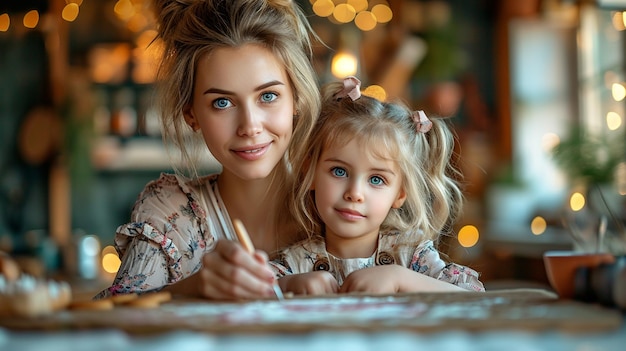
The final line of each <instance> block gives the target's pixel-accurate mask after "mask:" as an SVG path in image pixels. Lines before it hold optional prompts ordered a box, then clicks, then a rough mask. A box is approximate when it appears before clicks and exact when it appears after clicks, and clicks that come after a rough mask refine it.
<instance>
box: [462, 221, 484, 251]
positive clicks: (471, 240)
mask: <svg viewBox="0 0 626 351" xmlns="http://www.w3.org/2000/svg"><path fill="white" fill-rule="evenodd" d="M479 237H480V234H479V233H478V228H476V227H475V226H473V225H466V226H463V228H461V229H460V230H459V234H458V240H459V244H461V246H463V247H472V246H474V245H476V243H477V242H478V238H479Z"/></svg>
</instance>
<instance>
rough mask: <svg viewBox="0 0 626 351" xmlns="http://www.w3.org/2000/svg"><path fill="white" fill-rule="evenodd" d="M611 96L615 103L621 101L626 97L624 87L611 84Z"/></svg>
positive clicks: (618, 84)
mask: <svg viewBox="0 0 626 351" xmlns="http://www.w3.org/2000/svg"><path fill="white" fill-rule="evenodd" d="M611 94H612V95H613V99H615V101H622V100H624V98H625V97H626V87H624V85H623V84H620V83H613V85H612V86H611Z"/></svg>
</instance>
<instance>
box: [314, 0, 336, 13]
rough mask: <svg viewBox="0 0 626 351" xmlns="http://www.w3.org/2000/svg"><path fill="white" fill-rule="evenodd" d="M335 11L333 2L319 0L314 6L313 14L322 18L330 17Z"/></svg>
mask: <svg viewBox="0 0 626 351" xmlns="http://www.w3.org/2000/svg"><path fill="white" fill-rule="evenodd" d="M334 10H335V4H334V3H333V2H332V1H331V0H317V1H316V2H315V3H314V4H313V12H315V14H316V15H318V16H320V17H328V16H330V15H332V14H333V11H334Z"/></svg>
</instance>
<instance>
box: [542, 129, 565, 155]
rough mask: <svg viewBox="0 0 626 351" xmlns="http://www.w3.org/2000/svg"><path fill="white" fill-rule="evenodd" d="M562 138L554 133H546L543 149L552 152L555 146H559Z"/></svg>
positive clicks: (543, 139)
mask: <svg viewBox="0 0 626 351" xmlns="http://www.w3.org/2000/svg"><path fill="white" fill-rule="evenodd" d="M560 142H561V138H559V136H558V135H556V134H554V133H546V134H544V135H543V138H541V148H542V149H543V151H545V152H548V153H549V152H552V150H553V149H554V147H555V146H557V145H559V143H560Z"/></svg>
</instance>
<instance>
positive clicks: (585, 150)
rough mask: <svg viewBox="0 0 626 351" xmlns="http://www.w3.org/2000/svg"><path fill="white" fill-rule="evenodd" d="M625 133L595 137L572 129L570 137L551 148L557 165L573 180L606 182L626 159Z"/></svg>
mask: <svg viewBox="0 0 626 351" xmlns="http://www.w3.org/2000/svg"><path fill="white" fill-rule="evenodd" d="M625 147H626V145H624V136H623V135H619V134H618V133H615V134H613V135H611V136H604V137H602V136H598V135H592V134H591V133H589V132H587V131H585V130H582V129H581V128H573V129H572V131H571V132H570V135H569V138H567V139H565V140H563V141H561V143H560V144H558V145H557V146H555V147H554V148H553V149H552V156H553V158H554V160H555V162H556V164H557V165H558V166H560V167H561V169H562V170H563V171H564V172H565V173H566V174H567V175H568V176H569V177H570V178H571V179H572V180H584V181H586V182H588V183H607V182H611V181H612V180H613V175H614V171H615V167H616V166H617V165H618V164H619V163H620V162H624V161H626V150H625Z"/></svg>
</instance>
